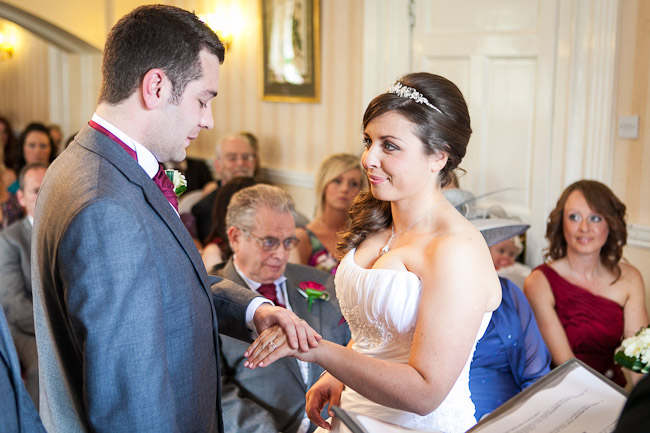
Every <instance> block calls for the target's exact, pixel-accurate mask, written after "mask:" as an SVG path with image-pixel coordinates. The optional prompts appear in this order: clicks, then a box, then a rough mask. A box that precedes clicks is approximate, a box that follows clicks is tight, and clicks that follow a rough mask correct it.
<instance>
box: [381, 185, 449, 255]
mask: <svg viewBox="0 0 650 433" xmlns="http://www.w3.org/2000/svg"><path fill="white" fill-rule="evenodd" d="M446 201H447V199H446V198H445V199H442V200H440V201H439V202H438V203H436V204H434V205H433V206H431V207H430V208H429V209H428V210H427V211H426V212H425V213H423V214H422V215H421V216H420V217H419V218H418V219H416V220H415V221H413V222H412V223H411V224H409V225H408V227H406V228H405V229H404V230H400V231H399V232H395V223H393V224H391V225H390V238H389V239H388V242H386V245H384V247H383V248H382V249H381V250H379V255H380V256H383V255H384V254H386V253H387V252H388V250H389V249H390V244H391V243H392V242H393V239H395V238H397V237H399V236H401V235H403V234H404V233H406V232H407V231H409V230H410V229H411V228H413V226H414V225H416V224H417V223H419V222H420V221H422V219H423V218H424V217H425V216H427V215H428V214H429V212H431V211H432V210H434V209H435V208H437V207H438V206H440V205H441V204H443V203H444V202H446Z"/></svg>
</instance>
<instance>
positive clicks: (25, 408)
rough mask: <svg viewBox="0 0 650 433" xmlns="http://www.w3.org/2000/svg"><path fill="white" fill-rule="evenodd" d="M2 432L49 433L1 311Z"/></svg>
mask: <svg viewBox="0 0 650 433" xmlns="http://www.w3.org/2000/svg"><path fill="white" fill-rule="evenodd" d="M0 431H1V432H8V433H9V432H11V433H45V429H44V428H43V424H41V420H40V419H39V417H38V412H36V408H35V407H34V403H33V402H32V400H31V398H30V397H29V395H28V394H27V390H25V386H24V385H23V380H22V379H21V378H20V364H19V363H18V355H16V351H15V350H14V345H13V343H12V341H11V334H10V333H9V326H8V325H7V321H6V320H5V316H4V314H3V313H2V311H0Z"/></svg>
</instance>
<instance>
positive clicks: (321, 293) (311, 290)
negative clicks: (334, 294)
mask: <svg viewBox="0 0 650 433" xmlns="http://www.w3.org/2000/svg"><path fill="white" fill-rule="evenodd" d="M297 290H298V293H300V294H301V295H302V296H303V297H304V298H305V299H306V300H307V302H308V304H309V308H308V311H309V312H310V313H311V306H312V304H313V303H314V300H315V299H320V300H322V301H326V302H327V301H329V300H330V294H329V292H328V291H327V290H325V286H323V285H322V284H319V283H317V282H316V281H303V282H302V283H300V284H298V289H297Z"/></svg>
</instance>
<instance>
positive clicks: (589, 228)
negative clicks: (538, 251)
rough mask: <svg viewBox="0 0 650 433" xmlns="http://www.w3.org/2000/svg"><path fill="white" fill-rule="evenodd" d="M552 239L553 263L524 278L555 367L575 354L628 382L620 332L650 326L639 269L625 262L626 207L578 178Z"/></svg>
mask: <svg viewBox="0 0 650 433" xmlns="http://www.w3.org/2000/svg"><path fill="white" fill-rule="evenodd" d="M546 238H547V239H548V240H549V242H550V246H549V249H548V252H547V253H546V255H545V258H546V260H547V263H545V264H543V265H541V266H539V267H537V268H536V269H535V270H534V271H533V272H532V273H531V275H530V276H529V277H528V278H527V279H526V281H525V283H524V292H525V294H526V296H527V297H528V300H529V301H530V304H531V306H532V307H533V311H534V313H535V316H536V318H537V322H538V323H539V327H540V330H541V332H542V336H543V337H544V340H545V341H546V344H547V346H548V348H549V350H550V351H551V356H552V359H553V364H554V365H559V364H561V363H563V362H565V361H567V360H568V359H570V358H574V357H575V358H578V359H580V360H582V361H584V362H585V363H586V364H587V365H589V366H591V367H592V368H594V369H595V370H597V371H599V372H600V373H602V374H604V375H605V376H607V377H608V378H610V379H611V380H613V381H614V382H615V383H617V384H619V385H621V386H625V384H626V379H625V377H624V375H623V372H622V371H621V368H620V367H619V366H618V365H616V364H614V352H615V350H616V348H617V347H618V346H619V344H620V342H621V337H628V336H631V335H633V334H634V333H635V332H636V331H638V330H639V329H640V328H642V327H645V326H648V314H647V311H646V308H645V290H644V285H643V279H642V277H641V274H640V273H639V271H638V270H637V269H636V268H634V267H633V266H631V265H629V264H627V263H623V262H621V261H620V260H621V257H622V253H623V246H624V245H625V243H626V241H627V230H626V227H625V205H624V204H623V203H621V201H620V200H619V199H618V198H617V197H616V196H615V195H614V193H613V192H612V191H611V190H610V189H609V188H608V187H607V186H605V185H603V184H602V183H600V182H596V181H589V180H581V181H578V182H575V183H573V184H572V185H570V186H569V187H567V189H565V190H564V192H563V193H562V195H561V197H560V199H559V200H558V202H557V205H556V207H555V209H554V210H553V211H552V212H551V214H550V216H549V219H548V225H547V229H546ZM549 259H550V260H549ZM633 378H634V380H635V381H636V380H638V378H637V377H635V376H633Z"/></svg>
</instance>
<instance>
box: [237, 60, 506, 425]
mask: <svg viewBox="0 0 650 433" xmlns="http://www.w3.org/2000/svg"><path fill="white" fill-rule="evenodd" d="M363 128H364V133H363V137H364V138H363V141H364V145H365V151H364V152H363V155H362V157H361V162H362V165H363V167H364V169H365V171H366V174H367V176H368V180H369V183H370V191H369V192H368V193H366V194H361V195H360V196H359V197H358V198H357V200H356V201H355V203H354V205H353V206H352V208H351V210H350V214H351V226H350V229H349V231H347V232H346V233H345V234H344V235H343V237H342V241H341V242H340V243H339V251H340V252H341V253H346V254H345V257H344V258H343V260H342V262H341V264H340V266H339V268H338V271H337V273H336V279H335V281H336V293H337V297H338V299H339V303H340V306H341V311H342V312H343V315H344V316H345V319H346V320H347V322H348V324H349V326H350V330H351V331H352V340H351V341H350V343H349V344H348V346H347V347H343V346H339V345H337V344H334V343H331V342H328V341H325V340H322V341H321V342H320V344H319V346H318V347H317V348H316V349H312V350H310V351H309V352H307V353H301V352H299V351H296V350H293V349H291V348H290V347H289V346H288V345H287V344H286V343H285V340H284V337H283V335H282V332H281V330H278V329H268V330H267V331H265V332H264V333H263V334H262V335H261V336H260V338H259V339H258V340H257V341H256V343H254V344H253V345H252V346H251V347H250V348H249V350H248V351H247V355H248V356H249V360H248V363H249V367H250V368H255V367H256V366H258V365H259V366H264V365H265V364H268V363H270V362H273V360H275V359H277V357H279V356H281V355H286V354H289V355H291V356H295V357H297V358H299V359H302V360H305V361H310V362H316V363H318V364H320V365H321V366H322V367H323V368H324V369H325V370H327V373H326V374H324V375H323V376H322V377H321V379H320V380H319V381H318V382H317V383H316V384H314V386H313V387H312V388H311V389H310V391H309V392H308V394H307V403H306V410H307V414H308V415H309V417H310V419H311V420H312V421H313V422H314V424H316V425H317V426H319V427H321V428H323V429H326V430H330V429H333V430H335V431H339V430H338V429H339V428H340V427H338V426H337V424H338V423H337V420H336V419H334V420H333V421H332V424H331V425H330V423H328V422H327V421H325V420H324V419H323V418H322V417H321V415H320V411H321V410H322V409H323V407H324V406H325V405H326V404H328V403H329V405H330V407H331V406H332V405H339V406H341V407H342V408H343V409H346V410H351V411H354V412H357V413H362V414H366V415H369V416H372V417H375V418H378V419H381V420H384V421H387V422H391V423H394V424H398V425H401V426H404V427H410V428H419V429H424V430H442V431H444V432H446V433H454V432H464V431H466V430H467V429H469V428H470V427H471V426H472V425H474V424H475V423H476V420H475V418H474V405H473V403H472V402H471V400H470V391H469V366H470V362H471V359H472V354H473V352H474V349H475V347H476V342H477V341H478V340H479V339H480V338H481V336H482V335H483V333H484V331H485V328H486V327H487V325H488V322H489V321H490V317H491V314H492V311H493V310H494V309H496V308H497V306H498V305H499V303H500V300H501V287H500V285H499V280H498V278H497V275H496V272H495V270H494V265H493V264H492V260H491V258H490V253H489V250H488V248H487V246H486V244H485V241H484V240H483V237H482V236H481V234H480V233H479V232H478V231H477V230H476V229H475V228H474V226H473V225H472V224H471V223H470V222H468V221H467V220H466V219H465V218H464V217H462V216H461V215H460V214H459V213H458V212H457V211H456V210H455V209H454V207H453V206H452V205H450V204H449V203H447V202H446V200H445V199H444V196H443V194H442V192H441V187H442V186H445V185H446V184H447V183H448V182H449V181H450V176H451V172H452V170H453V169H455V168H456V167H457V166H458V164H459V163H460V161H461V159H462V158H463V156H464V155H465V151H466V147H467V143H468V141H469V137H470V134H471V128H470V121H469V113H468V110H467V106H466V104H465V100H464V98H463V95H462V94H461V92H460V91H459V90H458V88H457V87H456V86H455V85H454V84H453V83H451V82H450V81H449V80H447V79H445V78H443V77H440V76H437V75H432V74H429V73H413V74H408V75H406V76H404V77H402V78H401V79H400V80H399V81H398V82H397V83H396V84H395V85H393V86H392V87H391V88H390V89H388V91H387V92H386V93H384V94H381V95H379V96H377V97H376V98H375V99H374V100H373V101H372V102H371V103H370V105H369V106H368V108H367V109H366V112H365V115H364V118H363ZM265 358H266V359H265ZM330 415H332V412H331V411H330Z"/></svg>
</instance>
